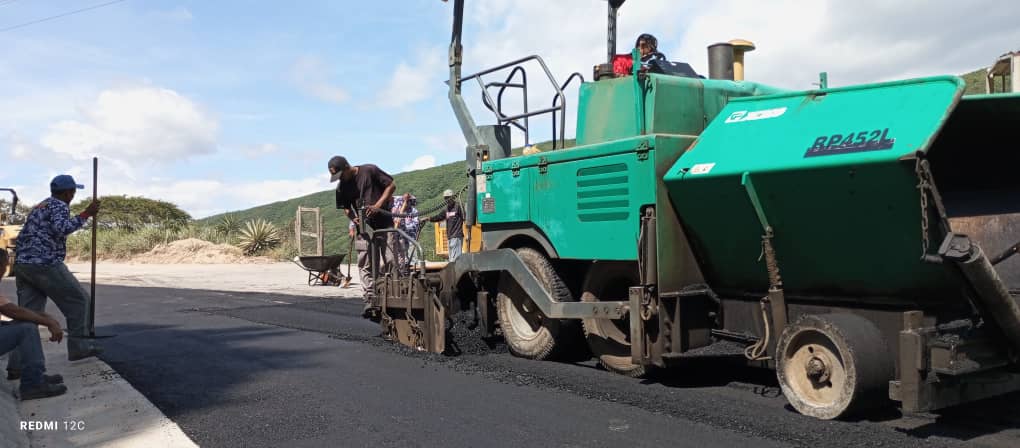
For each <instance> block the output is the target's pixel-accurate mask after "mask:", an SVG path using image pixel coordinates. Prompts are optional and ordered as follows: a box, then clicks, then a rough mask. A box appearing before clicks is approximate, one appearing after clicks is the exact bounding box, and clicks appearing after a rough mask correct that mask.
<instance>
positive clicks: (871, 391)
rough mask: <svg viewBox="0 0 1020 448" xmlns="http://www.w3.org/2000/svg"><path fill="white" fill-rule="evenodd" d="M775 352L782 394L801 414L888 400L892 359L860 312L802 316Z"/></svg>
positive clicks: (823, 414)
mask: <svg viewBox="0 0 1020 448" xmlns="http://www.w3.org/2000/svg"><path fill="white" fill-rule="evenodd" d="M776 356H777V366H776V376H777V377H778V378H779V385H780V387H781V388H782V389H783V395H785V396H786V399H787V400H788V401H789V402H790V405H792V406H793V407H794V409H796V410H797V411H798V412H800V413H801V414H804V415H809V416H812V417H816V418H820V419H824V420H831V419H835V418H839V417H844V416H847V415H850V414H853V413H854V412H859V411H862V410H864V409H868V408H872V407H878V406H882V405H884V404H886V403H888V398H887V397H888V387H889V380H891V379H892V377H893V372H894V371H893V359H892V356H891V355H890V352H889V350H888V346H887V344H886V342H885V340H884V338H883V337H882V333H881V332H880V331H879V330H878V328H877V327H876V326H875V325H874V324H873V323H872V322H871V321H869V320H867V319H865V318H863V317H860V316H857V315H853V314H822V315H805V316H802V317H801V318H800V319H798V320H797V322H795V323H794V324H792V325H789V326H787V327H786V329H785V330H784V331H783V334H782V335H781V336H780V337H779V342H778V343H777V346H776Z"/></svg>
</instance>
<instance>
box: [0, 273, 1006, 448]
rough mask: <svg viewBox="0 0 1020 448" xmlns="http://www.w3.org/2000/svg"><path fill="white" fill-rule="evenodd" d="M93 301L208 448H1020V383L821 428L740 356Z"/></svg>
mask: <svg viewBox="0 0 1020 448" xmlns="http://www.w3.org/2000/svg"><path fill="white" fill-rule="evenodd" d="M12 283H13V282H12ZM8 289H13V288H10V286H9V285H5V290H8ZM8 292H9V293H10V291H8ZM97 297H99V298H100V303H99V306H98V307H97V308H98V312H97V317H96V321H97V327H98V330H97V332H98V333H100V334H104V333H105V334H110V333H113V334H116V337H114V338H111V339H107V340H105V341H104V342H105V345H106V347H107V353H105V354H104V355H103V356H102V358H103V360H104V361H106V362H107V363H108V364H109V365H110V366H112V367H113V368H114V369H116V370H117V372H119V373H120V374H121V375H122V376H123V377H124V378H125V379H126V380H128V381H129V382H130V383H131V384H132V385H133V386H134V387H135V388H136V389H138V390H139V391H140V392H141V393H142V394H144V395H145V396H146V397H148V398H149V400H151V401H152V402H153V403H154V404H155V405H156V406H157V407H158V408H159V409H160V410H161V411H163V412H164V413H165V414H166V415H167V416H168V417H169V418H170V419H172V420H173V421H174V422H176V423H177V424H178V425H180V427H181V428H182V429H183V430H184V432H185V433H186V434H187V435H188V436H189V437H191V438H192V439H193V440H194V441H195V442H196V443H198V444H199V445H201V446H203V447H234V446H245V447H279V446H288V447H303V446H309V447H311V446H314V447H322V446H384V447H385V446H394V447H407V446H442V447H477V446H486V447H502V446H508V447H509V446H513V447H519V446H529V447H547V446H576V447H598V446H665V445H670V446H681V447H684V446H696V447H709V446H711V447H716V446H741V447H744V446H811V447H819V446H890V447H905V446H959V445H971V446H976V445H989V446H1020V430H1018V429H1017V428H1018V427H1020V394H1016V393H1015V394H1011V395H1007V396H1005V397H999V398H996V399H992V400H986V401H983V402H979V403H976V404H971V405H968V406H964V407H959V408H955V409H951V410H947V411H944V412H942V413H939V414H925V415H911V416H903V415H901V414H900V413H899V412H898V411H896V410H895V409H890V410H887V411H885V412H880V413H878V414H876V415H873V416H871V417H870V418H869V419H865V420H856V421H849V422H846V421H841V422H831V421H818V420H814V419H811V418H807V417H803V416H801V415H799V414H797V413H796V412H794V411H792V410H791V408H789V406H788V405H787V404H786V402H785V400H784V399H783V398H782V396H781V393H780V392H779V389H778V387H777V386H776V383H775V379H774V375H773V374H772V373H771V372H768V371H764V370H758V369H752V368H748V367H745V366H742V365H741V364H740V363H739V362H735V360H734V358H731V357H718V356H712V357H694V358H692V359H690V360H689V361H688V362H685V363H684V364H683V365H681V366H679V367H678V368H676V369H673V370H671V371H668V372H665V373H662V374H660V375H658V376H657V377H656V378H654V379H652V380H636V379H630V378H624V377H621V376H617V375H613V374H610V373H607V372H605V371H602V370H600V369H598V368H596V367H595V365H594V363H592V362H591V361H585V362H581V363H574V364H571V363H557V362H535V361H527V360H522V359H518V358H514V357H512V356H510V355H509V354H507V353H506V349H505V347H502V346H500V345H499V344H497V343H493V344H492V345H493V347H492V348H491V349H490V348H489V347H488V346H487V344H486V343H484V342H483V341H480V340H478V339H474V338H465V339H467V340H462V341H461V349H462V350H463V353H462V354H461V355H460V356H456V357H447V356H441V355H430V354H420V353H415V352H412V351H409V350H407V349H405V348H403V347H401V346H397V345H394V344H391V343H388V342H386V341H384V340H382V339H381V338H380V337H379V336H378V335H379V328H378V326H377V325H376V324H373V323H371V322H368V321H366V320H363V319H362V318H361V317H360V311H361V306H360V302H359V301H356V300H349V299H318V298H314V297H297V296H284V295H277V294H260V293H244V292H216V291H203V290H184V289H168V288H141V287H123V286H104V285H100V286H99V287H98V291H97Z"/></svg>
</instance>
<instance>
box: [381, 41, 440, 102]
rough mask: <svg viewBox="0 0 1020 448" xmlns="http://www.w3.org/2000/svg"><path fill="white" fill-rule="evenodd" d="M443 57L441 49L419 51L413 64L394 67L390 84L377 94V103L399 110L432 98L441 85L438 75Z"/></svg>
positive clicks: (404, 63) (402, 63) (405, 63)
mask: <svg viewBox="0 0 1020 448" xmlns="http://www.w3.org/2000/svg"><path fill="white" fill-rule="evenodd" d="M445 54H446V53H445V51H444V50H443V49H441V48H438V47H437V48H430V49H427V50H421V51H419V52H418V55H417V60H416V61H415V62H414V63H411V64H408V63H407V62H401V63H399V64H397V68H396V69H395V70H394V71H393V75H392V76H390V81H389V83H387V85H386V87H384V88H383V89H382V90H381V91H380V92H379V98H378V100H377V101H378V104H379V105H380V106H382V107H392V108H400V107H405V106H408V105H411V104H414V103H417V102H419V101H422V100H426V99H429V98H431V97H432V95H433V94H435V92H436V91H437V90H438V89H439V87H440V86H442V85H443V84H442V82H441V81H440V79H442V78H441V77H440V75H441V74H442V73H443V71H442V68H443V67H444V65H445V64H444V61H445V59H444V57H443V56H444V55H445Z"/></svg>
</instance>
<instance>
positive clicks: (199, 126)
mask: <svg viewBox="0 0 1020 448" xmlns="http://www.w3.org/2000/svg"><path fill="white" fill-rule="evenodd" d="M79 114H80V117H79V118H78V119H76V120H64V121H60V122H57V123H55V124H53V125H51V126H50V127H49V130H48V132H47V133H46V134H45V135H44V136H43V137H42V139H41V140H40V145H41V146H42V147H44V148H46V149H48V150H49V151H52V152H54V153H57V154H62V155H66V156H70V157H71V158H73V159H75V160H87V159H90V158H92V157H93V156H99V157H101V158H106V159H109V160H111V161H112V162H113V163H114V164H116V165H120V166H130V165H137V164H146V163H152V162H155V161H168V160H182V159H187V158H189V157H191V156H196V155H202V154H210V153H212V152H214V151H215V150H216V135H217V131H218V128H219V125H218V124H217V122H216V120H215V119H214V118H212V117H211V116H210V115H209V114H208V113H206V112H205V111H204V110H202V108H201V107H200V106H199V105H198V104H196V103H195V102H193V101H191V100H190V99H188V98H186V97H184V96H181V95H180V94H178V93H177V92H174V91H173V90H169V89H162V88H154V87H130V88H122V89H110V90H105V91H103V92H102V93H100V94H99V97H98V98H97V99H96V101H95V102H94V103H93V104H91V105H88V106H86V107H83V108H81V109H80V110H79Z"/></svg>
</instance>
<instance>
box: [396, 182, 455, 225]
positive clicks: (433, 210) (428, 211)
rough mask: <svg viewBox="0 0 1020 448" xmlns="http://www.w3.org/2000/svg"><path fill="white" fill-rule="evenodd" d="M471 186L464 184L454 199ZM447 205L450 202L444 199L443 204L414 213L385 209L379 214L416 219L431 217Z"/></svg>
mask: <svg viewBox="0 0 1020 448" xmlns="http://www.w3.org/2000/svg"><path fill="white" fill-rule="evenodd" d="M470 186H471V184H470V183H467V184H464V186H463V187H462V188H461V189H460V190H459V191H457V192H454V193H453V199H457V198H459V197H460V195H462V194H464V192H465V191H467V189H468V187H470ZM446 204H448V202H447V201H446V200H445V199H444V200H443V201H442V202H440V203H438V204H436V205H435V206H432V207H429V208H427V209H425V210H419V211H417V212H414V213H394V212H392V211H389V210H383V209H379V213H381V214H383V215H385V216H389V217H391V218H414V217H418V216H430V215H432V214H435V213H436V212H438V211H440V210H443V209H444V208H446Z"/></svg>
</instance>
